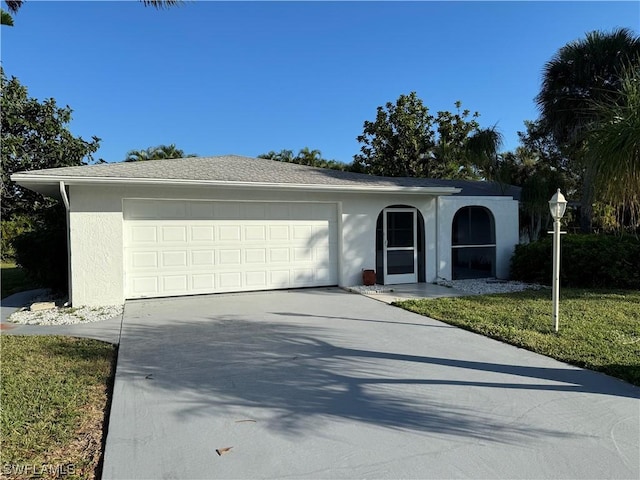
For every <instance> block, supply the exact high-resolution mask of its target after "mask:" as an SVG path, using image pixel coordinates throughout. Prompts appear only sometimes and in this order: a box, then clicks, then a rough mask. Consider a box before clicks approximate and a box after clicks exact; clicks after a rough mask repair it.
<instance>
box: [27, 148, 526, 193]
mask: <svg viewBox="0 0 640 480" xmlns="http://www.w3.org/2000/svg"><path fill="white" fill-rule="evenodd" d="M26 177H28V178H29V179H31V180H37V181H38V183H42V181H44V182H46V180H47V179H51V181H52V182H57V181H58V180H59V179H62V180H66V181H68V180H74V179H77V180H82V179H86V180H87V181H90V180H96V181H97V180H110V179H113V180H114V181H117V180H122V181H134V182H135V181H136V180H138V181H142V180H167V181H171V180H175V181H176V182H178V181H181V182H230V183H243V184H247V183H248V184H251V183H256V184H279V185H288V184H290V185H313V186H335V187H340V186H343V187H350V186H352V187H371V188H376V187H377V188H381V189H384V188H385V187H391V188H393V187H409V188H426V189H428V188H457V189H462V191H461V192H459V193H457V195H473V196H478V195H482V196H487V195H490V196H496V195H509V196H513V197H514V198H518V197H519V190H520V189H519V188H516V187H512V186H505V187H508V188H507V189H506V190H505V191H504V192H503V189H501V188H500V185H498V184H496V183H492V182H482V181H468V180H442V179H428V178H412V177H377V176H373V175H366V174H361V173H353V172H343V171H340V170H331V169H324V168H316V167H309V166H306V165H298V164H294V163H286V162H279V161H275V160H269V159H263V158H250V157H242V156H238V155H223V156H216V157H190V158H180V159H169V160H150V161H141V162H121V163H102V164H96V165H83V166H77V167H62V168H50V169H44V170H33V171H29V172H20V173H18V174H15V178H14V180H17V181H18V182H20V180H23V181H25V183H28V182H27V181H26Z"/></svg>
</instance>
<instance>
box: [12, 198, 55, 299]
mask: <svg viewBox="0 0 640 480" xmlns="http://www.w3.org/2000/svg"><path fill="white" fill-rule="evenodd" d="M13 246H14V248H15V260H16V263H17V264H18V265H20V266H21V267H22V268H24V270H25V271H26V273H27V275H28V276H29V277H30V278H32V279H33V280H34V281H35V282H36V283H38V284H40V285H43V286H45V287H48V288H51V289H53V290H56V291H63V292H64V291H66V290H67V287H68V278H67V273H68V270H67V269H68V263H67V229H66V216H65V212H64V210H61V209H60V208H53V209H50V211H48V212H47V213H46V214H45V215H44V216H43V218H42V219H41V221H39V222H38V224H37V225H35V226H34V229H33V230H32V231H26V232H23V233H22V234H20V235H18V236H17V237H16V238H15V239H14V241H13Z"/></svg>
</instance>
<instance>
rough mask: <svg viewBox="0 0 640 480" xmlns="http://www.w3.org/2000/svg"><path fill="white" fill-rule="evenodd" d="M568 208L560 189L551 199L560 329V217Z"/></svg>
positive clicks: (555, 305) (554, 294)
mask: <svg viewBox="0 0 640 480" xmlns="http://www.w3.org/2000/svg"><path fill="white" fill-rule="evenodd" d="M566 209H567V201H566V200H565V198H564V195H562V193H560V189H558V191H557V192H556V193H555V194H554V195H553V197H551V200H549V210H550V211H551V217H552V218H553V283H552V285H551V286H552V294H551V296H552V302H553V327H554V329H555V331H556V332H557V331H558V309H559V306H560V233H561V232H560V219H561V218H562V216H563V215H564V212H565V210H566Z"/></svg>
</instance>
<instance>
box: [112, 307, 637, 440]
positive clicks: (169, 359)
mask: <svg viewBox="0 0 640 480" xmlns="http://www.w3.org/2000/svg"><path fill="white" fill-rule="evenodd" d="M123 342H126V345H125V344H124V343H123V344H121V352H123V351H127V352H135V354H134V355H130V356H124V357H123V355H122V354H121V358H120V360H119V364H118V375H119V376H121V378H123V379H125V380H126V379H129V380H130V381H134V382H135V381H143V382H149V383H148V385H149V386H150V388H153V389H161V390H162V391H163V392H164V394H163V395H166V396H168V397H171V396H172V395H178V394H180V393H184V392H188V398H189V399H188V400H181V402H182V403H181V404H180V408H179V409H178V413H177V415H179V416H182V417H184V418H187V417H193V416H202V417H205V416H208V415H212V414H215V415H232V416H235V418H236V420H242V418H243V417H242V414H241V413H239V412H242V411H246V412H247V415H252V414H256V412H262V413H264V412H268V413H267V414H266V415H263V418H262V419H261V421H263V422H266V425H267V427H268V428H270V429H274V430H277V431H279V432H281V433H285V434H290V435H298V434H302V433H303V432H304V431H305V429H307V428H309V427H310V426H311V425H312V424H313V423H314V422H317V420H318V418H333V419H340V420H347V421H354V422H364V423H368V424H374V425H377V426H384V427H387V428H392V429H400V430H411V431H419V432H423V433H427V434H429V433H432V434H448V435H456V436H462V437H467V438H476V439H482V440H486V441H491V442H505V443H512V442H519V441H521V440H522V438H523V437H537V436H546V437H565V436H568V435H571V434H569V433H567V432H565V431H562V430H553V429H545V428H535V427H533V426H532V425H528V424H525V423H521V424H520V423H517V422H514V421H512V420H511V419H508V418H506V419H505V420H504V421H501V420H500V419H499V417H497V416H495V415H491V416H489V415H486V414H484V413H482V412H479V411H477V410H475V409H473V408H469V407H465V406H461V405H459V404H456V402H453V401H450V402H445V401H443V400H442V398H443V397H442V395H440V392H436V389H442V388H443V387H451V386H454V387H465V388H466V389H468V388H472V387H482V388H496V389H504V390H509V389H517V390H549V391H566V392H590V393H602V394H605V393H606V394H608V393H610V390H611V385H610V383H608V384H607V385H606V386H601V385H599V381H598V380H599V377H600V376H594V374H593V373H592V372H584V371H576V370H564V369H553V368H536V367H526V366H515V365H501V364H497V363H483V362H471V361H463V360H455V359H447V358H438V357H430V356H416V355H405V354H401V353H394V352H386V351H376V350H367V349H359V348H352V347H346V346H342V345H341V344H343V343H346V342H344V339H342V338H340V335H338V334H337V333H336V331H335V329H331V328H322V327H318V326H317V325H312V324H309V325H304V324H302V325H301V324H293V323H286V322H274V321H263V319H262V318H256V319H255V320H247V319H243V318H236V317H233V316H224V317H210V318H206V319H203V321H180V320H179V319H176V322H173V323H170V324H163V325H159V326H157V327H156V326H153V325H149V324H146V325H142V324H136V323H135V320H134V321H133V322H129V323H128V325H127V334H126V338H123ZM172 345H175V346H172ZM123 349H124V350H123ZM443 367H446V369H447V370H458V371H463V370H464V371H466V373H465V377H466V378H468V380H460V379H456V378H446V377H443V376H442V372H443ZM477 372H484V373H488V374H489V376H495V377H496V380H495V381H483V380H481V379H477V380H474V377H477V375H476V373H477ZM416 373H418V374H419V375H418V376H415V374H416ZM501 375H503V376H504V375H506V376H507V377H505V378H508V379H509V380H499V377H500V378H502V377H501ZM455 376H456V377H458V376H459V375H455ZM514 377H515V378H516V379H515V380H514ZM601 377H604V376H601ZM532 379H533V380H539V381H535V382H532ZM604 379H605V380H608V378H607V377H604ZM576 380H577V382H576ZM555 382H558V383H555ZM605 383H607V382H605ZM620 383H621V385H620V388H619V391H618V392H617V394H620V395H628V396H635V395H637V390H633V389H632V388H628V389H627V388H625V384H623V383H622V382H620ZM607 389H608V390H607ZM460 392H462V390H460Z"/></svg>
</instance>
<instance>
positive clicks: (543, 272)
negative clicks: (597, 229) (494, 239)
mask: <svg viewBox="0 0 640 480" xmlns="http://www.w3.org/2000/svg"><path fill="white" fill-rule="evenodd" d="M552 242H553V238H552V237H551V236H548V237H545V238H543V239H542V240H539V241H537V242H534V243H530V244H527V245H518V246H516V250H515V253H514V255H513V257H512V259H511V276H512V278H513V279H515V280H521V281H525V282H534V283H541V284H545V285H549V284H550V283H551V276H552V268H553V251H552V247H553V245H552ZM561 248H562V251H561V254H560V283H561V284H562V285H564V286H567V287H581V288H605V287H608V288H626V289H634V290H637V289H640V240H638V239H637V238H635V237H632V236H623V237H620V236H612V235H563V236H562V247H561Z"/></svg>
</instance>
